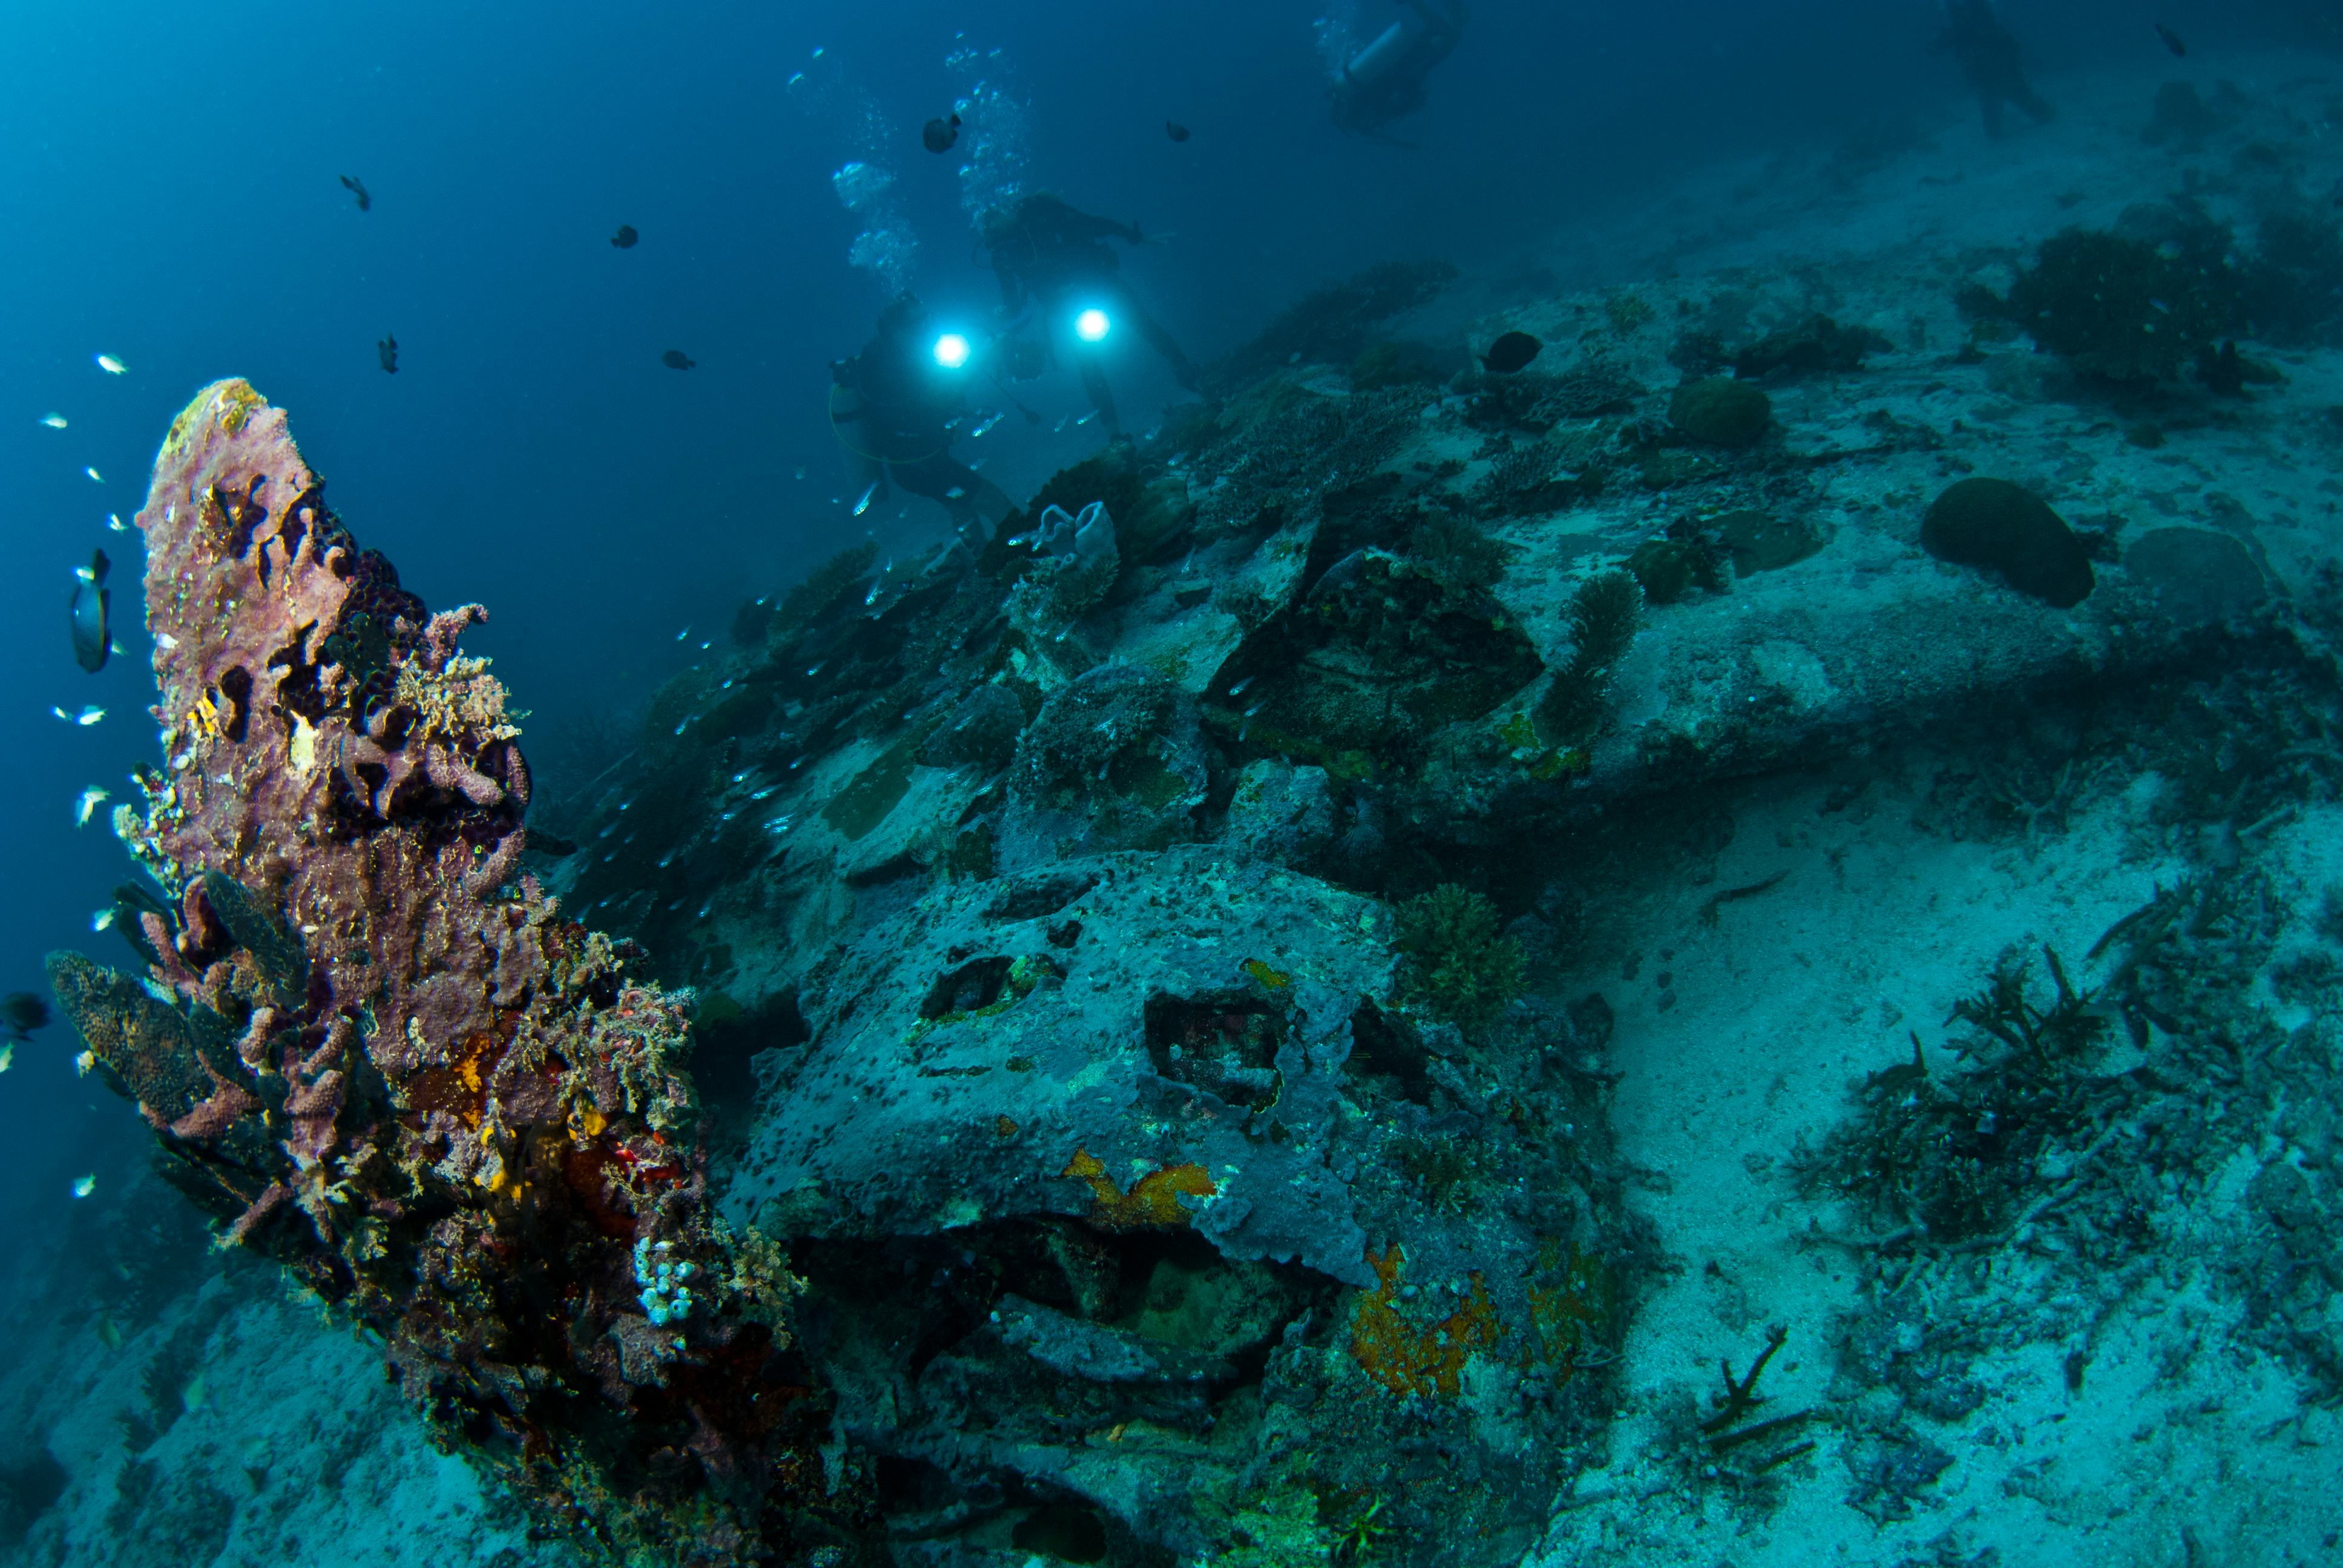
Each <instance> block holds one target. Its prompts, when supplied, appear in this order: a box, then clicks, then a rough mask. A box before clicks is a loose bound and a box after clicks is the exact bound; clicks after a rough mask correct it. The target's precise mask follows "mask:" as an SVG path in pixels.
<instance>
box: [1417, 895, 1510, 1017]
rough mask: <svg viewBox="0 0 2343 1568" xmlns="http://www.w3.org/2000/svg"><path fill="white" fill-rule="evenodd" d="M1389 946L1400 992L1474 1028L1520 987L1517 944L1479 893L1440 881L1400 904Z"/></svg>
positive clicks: (1491, 906)
mask: <svg viewBox="0 0 2343 1568" xmlns="http://www.w3.org/2000/svg"><path fill="white" fill-rule="evenodd" d="M1396 925H1397V930H1396V931H1395V932H1394V934H1393V940H1392V945H1393V947H1395V948H1397V949H1398V950H1399V951H1400V953H1401V954H1402V955H1403V960H1404V962H1403V967H1402V970H1401V976H1400V984H1401V988H1402V990H1403V992H1404V993H1405V994H1407V995H1409V996H1412V997H1414V998H1417V999H1420V1000H1422V1001H1423V1003H1424V1004H1425V1005H1426V1006H1427V1007H1429V1008H1430V1009H1431V1010H1433V1012H1435V1013H1437V1014H1439V1015H1440V1016H1441V1017H1443V1018H1445V1019H1449V1020H1453V1022H1456V1023H1458V1024H1461V1025H1463V1027H1465V1028H1467V1029H1477V1028H1479V1027H1481V1026H1482V1025H1483V1024H1485V1023H1487V1022H1488V1021H1489V1020H1492V1019H1493V1018H1495V1017H1496V1015H1497V1014H1498V1012H1499V1011H1501V1010H1503V1007H1504V1005H1505V1004H1506V1003H1507V1002H1509V1001H1511V1000H1513V997H1514V996H1515V995H1516V994H1517V993H1518V992H1519V991H1520V990H1521V988H1522V974H1523V966H1524V963H1525V960H1524V958H1523V953H1522V947H1521V944H1520V943H1519V942H1517V941H1515V940H1513V938H1511V937H1508V936H1506V935H1504V934H1503V932H1502V930H1500V929H1499V927H1498V923H1497V908H1496V906H1495V905H1494V904H1492V903H1491V902H1490V901H1489V900H1487V899H1485V898H1483V896H1482V895H1481V894H1479V893H1475V892H1472V891H1470V890H1466V889H1464V888H1460V887H1458V886H1457V885H1456V884H1455V883H1453V882H1447V883H1443V884H1442V885H1441V886H1439V887H1437V888H1434V889H1433V890H1432V891H1431V892H1428V893H1425V894H1423V895H1422V896H1420V897H1418V898H1414V899H1411V900H1408V901H1407V902H1406V903H1405V904H1403V905H1401V906H1400V909H1399V911H1398V917H1397V921H1396Z"/></svg>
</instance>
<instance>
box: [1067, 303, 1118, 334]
mask: <svg viewBox="0 0 2343 1568" xmlns="http://www.w3.org/2000/svg"><path fill="white" fill-rule="evenodd" d="M1113 325H1114V323H1112V322H1111V321H1109V320H1108V319H1107V318H1106V312H1105V311H1103V310H1101V309H1100V308H1099V307H1097V306H1095V305H1093V306H1091V307H1090V308H1089V309H1088V310H1085V311H1083V312H1082V313H1081V315H1080V316H1077V317H1074V336H1075V337H1079V338H1081V340H1082V341H1083V342H1085V343H1097V342H1101V341H1102V340H1103V339H1104V338H1105V337H1106V335H1107V329H1108V328H1109V327H1112V326H1113Z"/></svg>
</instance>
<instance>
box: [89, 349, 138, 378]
mask: <svg viewBox="0 0 2343 1568" xmlns="http://www.w3.org/2000/svg"><path fill="white" fill-rule="evenodd" d="M97 367H98V368H99V369H100V370H103V371H105V372H106V374H107V375H108V376H120V375H122V374H123V373H124V372H126V371H127V370H128V369H129V368H130V367H129V366H127V365H125V364H124V363H123V362H122V361H121V360H119V359H116V357H114V356H113V355H111V354H101V355H98V356H97Z"/></svg>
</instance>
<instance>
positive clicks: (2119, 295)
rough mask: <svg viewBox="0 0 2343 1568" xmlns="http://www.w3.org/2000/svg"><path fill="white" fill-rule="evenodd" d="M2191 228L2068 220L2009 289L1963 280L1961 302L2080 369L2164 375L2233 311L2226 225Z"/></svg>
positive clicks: (2223, 328)
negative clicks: (2211, 231)
mask: <svg viewBox="0 0 2343 1568" xmlns="http://www.w3.org/2000/svg"><path fill="white" fill-rule="evenodd" d="M2215 233H2216V235H2217V241H2216V240H2215V239H2214V238H2213V237H2211V236H2206V237H2201V238H2200V237H2199V236H2198V234H2197V230H2196V229H2195V228H2191V229H2189V230H2188V231H2187V234H2186V235H2184V236H2182V237H2181V238H2178V239H2173V240H2169V241H2167V243H2165V244H2163V245H2157V244H2155V243H2152V242H2151V241H2149V240H2148V239H2146V238H2141V237H2134V236H2129V235H2123V234H2117V233H2112V232H2109V231H2107V230H2104V229H2087V228H2070V229H2067V230H2066V232H2065V233H2063V234H2058V235H2054V236H2052V237H2050V238H2049V239H2046V240H2045V241H2043V242H2042V248H2041V251H2040V253H2039V254H2038V255H2037V256H2036V259H2035V263H2034V265H2033V266H2029V267H2026V268H2023V269H2021V270H2020V271H2019V273H2018V275H2017V280H2016V283H2015V284H2014V285H2012V286H2011V288H2010V291H2009V294H2008V297H2006V298H2003V297H1998V296H1996V295H1994V294H1992V293H1991V292H1990V291H1988V290H1986V289H1984V288H1971V289H1967V290H1965V291H1964V292H1963V293H1962V295H1961V297H1960V303H1961V306H1962V308H1963V309H1965V310H1966V311H1968V312H1969V313H1970V314H1971V315H1973V316H1976V317H1983V318H1986V319H1998V320H2003V321H2007V322H2009V323H2011V324H2013V325H2015V326H2016V327H2020V328H2021V329H2023V330H2024V331H2025V332H2026V333H2027V334H2029V335H2030V336H2031V337H2033V339H2034V341H2035V343H2036V346H2038V347H2042V348H2046V349H2047V350H2049V351H2050V352H2051V353H2053V354H2056V355H2057V356H2059V357H2061V358H2063V359H2065V360H2066V361H2067V362H2068V363H2069V364H2071V365H2073V366H2074V367H2075V368H2076V369H2077V370H2080V371H2081V372H2083V373H2084V374H2085V375H2087V376H2095V377H2100V378H2101V379H2104V380H2108V381H2117V382H2130V383H2136V384H2137V383H2149V382H2154V381H2157V380H2165V379H2169V378H2171V377H2176V376H2177V375H2178V374H2179V373H2180V369H2181V367H2182V366H2183V365H2185V364H2187V363H2188V362H2189V361H2190V360H2193V359H2194V358H2196V357H2197V356H2198V355H2199V354H2202V353H2204V352H2206V351H2207V349H2210V348H2212V347H2216V346H2217V343H2218V341H2219V339H2220V337H2221V335H2222V334H2223V333H2224V332H2227V331H2229V330H2232V329H2233V327H2234V324H2235V320H2236V317H2237V279H2236V276H2235V274H2234V270H2233V269H2232V268H2231V267H2230V266H2229V265H2228V263H2227V259H2226V257H2225V256H2224V254H2223V253H2224V251H2225V249H2226V247H2227V237H2228V236H2227V231H2226V230H2217V231H2215Z"/></svg>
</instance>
